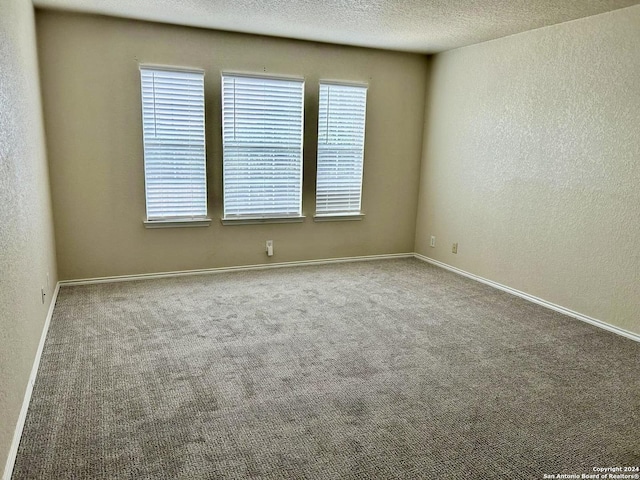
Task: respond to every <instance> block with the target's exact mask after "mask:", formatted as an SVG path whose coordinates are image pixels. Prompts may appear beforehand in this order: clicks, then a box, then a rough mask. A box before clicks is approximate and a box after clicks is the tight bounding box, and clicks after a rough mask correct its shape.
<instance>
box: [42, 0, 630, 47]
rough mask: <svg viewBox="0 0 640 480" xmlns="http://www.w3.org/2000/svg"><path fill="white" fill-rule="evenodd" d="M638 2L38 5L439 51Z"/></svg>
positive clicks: (283, 0) (157, 0)
mask: <svg viewBox="0 0 640 480" xmlns="http://www.w3.org/2000/svg"><path fill="white" fill-rule="evenodd" d="M637 3H639V0H529V1H514V0H475V1H472V2H470V1H469V0H427V1H425V0H394V1H389V0H324V1H317V0H235V1H228V0H135V1H133V0H34V4H35V5H36V6H37V7H42V8H51V9H61V10H70V11H77V12H83V13H94V14H103V15H110V16H116V17H123V18H131V19H137V20H148V21H153V22H162V23H170V24H175V25H185V26H192V27H201V28H208V29H216V30H228V31H234V32H243V33H253V34H261V35H269V36H276V37H284V38H294V39H300V40H311V41H318V42H327V43H335V44H344V45H354V46H361V47H370V48H382V49H389V50H400V51H408V52H416V53H426V54H431V53H437V52H442V51H445V50H450V49H453V48H458V47H462V46H465V45H471V44H475V43H480V42H484V41H487V40H492V39H495V38H499V37H504V36H507V35H512V34H514V33H520V32H524V31H527V30H532V29H535V28H540V27H544V26H548V25H554V24H558V23H562V22H567V21H570V20H575V19H578V18H583V17H588V16H591V15H597V14H599V13H603V12H607V11H611V10H615V9H619V8H624V7H628V6H630V5H635V4H637Z"/></svg>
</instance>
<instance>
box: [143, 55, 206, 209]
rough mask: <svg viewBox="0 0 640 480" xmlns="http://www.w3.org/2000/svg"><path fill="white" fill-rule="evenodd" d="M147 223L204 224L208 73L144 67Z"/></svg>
mask: <svg viewBox="0 0 640 480" xmlns="http://www.w3.org/2000/svg"><path fill="white" fill-rule="evenodd" d="M140 76H141V84H142V125H143V137H144V174H145V191H146V200H147V220H166V219H186V218H193V219H195V218H204V217H206V215H207V178H206V160H205V131H204V72H200V71H186V70H178V69H176V70H169V69H157V68H150V67H140Z"/></svg>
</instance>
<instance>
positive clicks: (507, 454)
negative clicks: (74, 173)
mask: <svg viewBox="0 0 640 480" xmlns="http://www.w3.org/2000/svg"><path fill="white" fill-rule="evenodd" d="M639 432H640V344H639V343H636V342H633V341H631V340H628V339H625V338H622V337H619V336H616V335H614V334H611V333H608V332H606V331H603V330H601V329H598V328H595V327H593V326H590V325H587V324H585V323H582V322H580V321H578V320H574V319H571V318H568V317H565V316H562V315H560V314H557V313H555V312H552V311H550V310H547V309H545V308H542V307H539V306H537V305H534V304H531V303H528V302H526V301H524V300H521V299H518V298H516V297H513V296H511V295H508V294H506V293H502V292H499V291H497V290H494V289H492V288H490V287H487V286H485V285H482V284H479V283H476V282H473V281H471V280H467V279H465V278H462V277H460V276H457V275H455V274H452V273H449V272H447V271H445V270H442V269H439V268H436V267H433V266H430V265H428V264H426V263H423V262H420V261H418V260H414V259H400V260H382V261H371V262H357V263H349V264H334V265H327V266H316V267H298V268H287V269H277V270H269V271H251V272H235V273H227V274H215V275H203V276H192V277H180V278H169V279H162V280H145V281H137V282H123V283H112V284H99V285H89V286H77V287H65V288H62V289H61V291H60V295H59V297H58V301H57V305H56V308H55V312H54V316H53V320H52V322H51V327H50V330H49V335H48V338H47V341H46V345H45V348H44V353H43V356H42V363H41V366H40V371H39V374H38V378H37V382H36V384H35V389H34V392H33V398H32V401H31V406H30V409H29V413H28V416H27V421H26V425H25V429H24V434H23V437H22V442H21V444H20V449H19V453H18V458H17V462H16V465H15V469H14V476H13V478H14V479H27V478H38V479H71V478H73V479H78V478H103V479H107V478H109V479H113V478H125V479H127V478H131V479H134V478H135V479H169V478H184V479H199V478H211V479H213V478H220V479H226V478H251V479H278V478H295V479H303V478H308V479H377V478H380V479H414V478H428V479H438V480H439V479H465V480H467V479H493V478H500V479H507V478H510V479H542V478H543V475H544V474H559V473H567V474H572V473H575V474H581V473H594V472H593V468H594V467H607V466H625V465H627V466H634V465H635V466H638V465H640V433H639Z"/></svg>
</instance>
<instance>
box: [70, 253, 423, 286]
mask: <svg viewBox="0 0 640 480" xmlns="http://www.w3.org/2000/svg"><path fill="white" fill-rule="evenodd" d="M413 257H414V254H413V253H387V254H382V255H362V256H357V257H339V258H324V259H319V260H298V261H293V262H279V263H259V264H254V265H239V266H233V267H216V268H203V269H197V270H176V271H172V272H158V273H139V274H134V275H115V276H111V277H96V278H81V279H77V280H61V281H60V282H58V283H59V284H60V286H61V287H65V286H72V285H91V284H94V283H115V282H130V281H135V280H149V279H156V278H170V277H185V276H190V275H210V274H215V273H228V272H238V271H248V270H268V269H272V268H286V267H306V266H310V265H327V264H331V263H347V262H364V261H369V260H391V259H395V258H413Z"/></svg>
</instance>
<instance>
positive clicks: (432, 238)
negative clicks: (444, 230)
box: [430, 235, 436, 247]
mask: <svg viewBox="0 0 640 480" xmlns="http://www.w3.org/2000/svg"><path fill="white" fill-rule="evenodd" d="M430 245H431V246H432V247H435V246H436V237H435V236H434V235H431V244H430Z"/></svg>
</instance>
